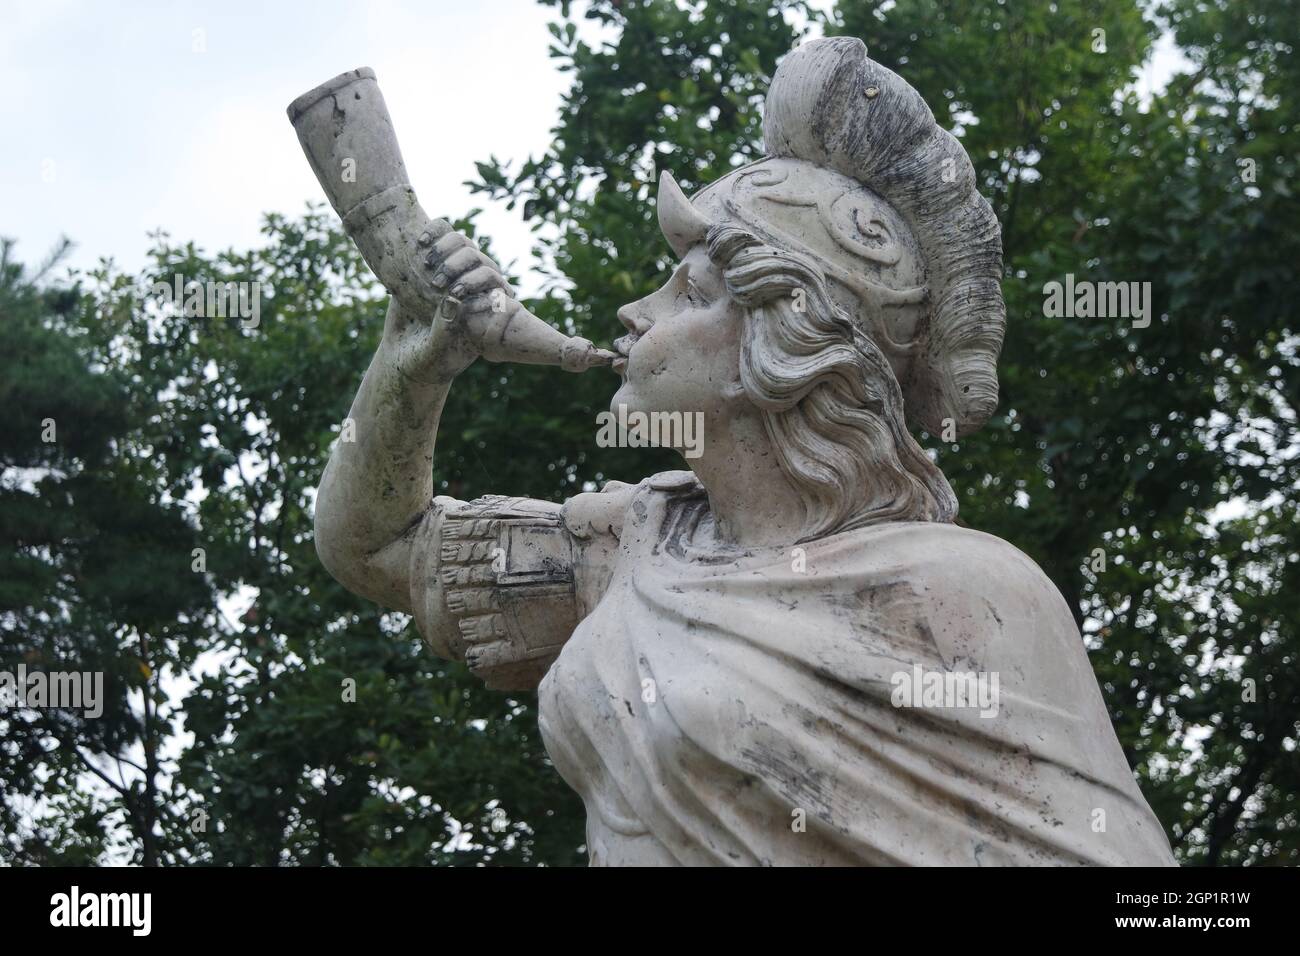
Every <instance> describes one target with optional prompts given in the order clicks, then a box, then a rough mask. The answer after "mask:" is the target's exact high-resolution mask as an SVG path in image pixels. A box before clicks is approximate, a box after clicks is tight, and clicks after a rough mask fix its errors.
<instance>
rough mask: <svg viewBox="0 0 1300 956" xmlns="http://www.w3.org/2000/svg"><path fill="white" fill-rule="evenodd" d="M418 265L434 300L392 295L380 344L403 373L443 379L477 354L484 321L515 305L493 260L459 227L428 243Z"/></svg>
mask: <svg viewBox="0 0 1300 956" xmlns="http://www.w3.org/2000/svg"><path fill="white" fill-rule="evenodd" d="M424 269H425V270H426V274H427V275H428V276H429V277H430V278H429V287H431V288H432V289H433V290H435V295H436V300H434V301H433V302H430V300H429V298H427V297H425V296H423V295H422V296H420V297H419V300H418V301H410V300H409V299H406V298H404V297H403V296H402V295H400V294H398V295H395V296H394V298H395V300H396V307H394V308H392V309H390V310H389V313H388V320H387V321H386V323H385V325H384V340H383V346H382V348H384V349H385V350H386V351H387V352H388V353H389V355H390V357H391V359H392V361H393V364H394V365H395V366H396V367H397V368H398V369H399V370H400V371H401V372H402V374H403V375H405V376H406V377H407V378H409V379H411V380H413V381H416V382H419V383H421V384H430V385H432V384H447V383H450V381H451V380H452V379H453V378H455V376H456V375H458V374H460V373H461V372H462V371H464V370H465V368H467V367H468V366H469V365H470V363H472V362H473V361H474V359H475V358H477V357H478V356H479V355H481V354H482V346H481V343H482V341H483V339H484V335H485V333H486V332H487V330H488V329H489V327H490V326H491V325H492V324H493V323H494V322H495V321H498V320H499V319H500V318H501V315H502V314H503V313H504V314H509V312H511V311H513V310H515V309H518V308H519V307H520V306H519V303H518V302H517V301H515V297H514V290H513V289H511V288H510V283H508V282H507V281H506V280H505V277H504V276H502V275H501V271H500V269H498V268H497V265H496V263H495V262H493V261H492V260H491V259H490V258H489V257H488V256H486V255H484V254H483V253H482V252H480V251H479V249H478V246H476V245H475V244H474V242H473V240H471V239H469V238H467V237H466V236H464V235H462V234H461V233H459V232H448V233H446V234H445V235H443V236H442V237H441V238H439V239H437V240H436V241H434V242H433V243H432V246H431V249H430V251H429V252H428V254H427V257H426V258H425V260H424Z"/></svg>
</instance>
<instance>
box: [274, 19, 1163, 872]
mask: <svg viewBox="0 0 1300 956" xmlns="http://www.w3.org/2000/svg"><path fill="white" fill-rule="evenodd" d="M358 76H360V77H361V78H363V79H367V80H368V81H369V84H370V85H369V86H368V87H366V91H367V92H366V95H367V96H373V97H377V92H378V91H377V88H374V87H373V77H367V76H365V75H364V73H363V74H358V75H352V78H351V79H349V77H343V78H340V80H338V81H335V82H334V84H327V86H326V87H322V88H321V89H322V90H325V91H326V92H325V93H324V94H321V93H320V92H319V91H317V93H314V94H308V96H307V97H304V98H303V100H300V101H299V102H298V103H296V104H295V106H294V107H293V108H291V111H290V113H291V117H293V118H294V119H295V123H296V124H297V125H298V127H299V132H300V135H301V136H302V138H303V141H304V144H305V145H306V146H307V148H308V151H309V154H310V155H312V156H313V157H314V158H315V162H316V166H317V171H318V174H319V175H320V176H321V179H322V182H323V183H324V184H325V185H326V190H327V192H329V193H330V195H331V198H332V199H334V200H335V205H336V208H339V211H340V214H341V215H343V216H344V222H345V224H346V225H347V227H348V228H349V230H352V231H353V235H354V236H356V238H357V241H358V244H359V245H360V246H361V248H362V251H363V252H364V253H365V254H366V257H367V261H369V262H370V263H371V264H372V266H373V267H374V268H375V269H376V272H377V274H378V275H379V276H380V278H381V279H382V280H383V281H384V282H385V284H386V285H387V286H388V288H389V289H390V291H391V292H392V293H393V300H392V303H391V305H390V308H389V314H388V319H387V322H386V326H385V330H384V337H383V342H382V344H381V346H380V348H379V351H378V353H377V355H376V356H375V359H374V362H373V363H372V365H371V367H370V369H369V371H368V372H367V373H366V377H365V380H364V381H363V383H362V386H361V389H360V391H359V393H358V394H357V398H356V401H355V403H354V405H353V408H352V412H351V417H352V419H353V420H354V421H355V423H356V436H357V440H356V441H355V442H351V443H343V442H341V443H339V444H338V446H337V447H336V448H335V449H334V451H333V454H332V456H331V459H330V463H329V467H328V469H327V471H326V474H325V477H324V479H323V481H322V484H321V488H320V493H319V497H318V501H317V515H316V532H317V534H316V543H317V549H318V551H319V553H320V556H321V559H322V561H323V562H324V563H325V565H326V567H327V568H329V570H330V572H331V573H332V574H334V575H335V577H337V578H338V579H339V580H340V581H341V582H342V583H343V584H344V585H345V586H347V587H349V588H350V589H352V590H354V591H355V592H357V593H358V594H361V595H364V596H366V597H368V598H371V599H373V600H375V601H377V602H380V603H382V604H384V605H386V606H388V607H391V608H396V609H399V610H403V611H408V612H410V613H412V614H414V616H415V619H416V621H417V622H418V625H419V628H420V631H421V633H422V634H423V635H424V637H425V639H426V640H427V642H428V644H429V646H430V647H431V648H432V649H433V650H434V652H435V653H437V654H439V655H442V656H445V657H448V658H454V659H464V660H466V661H468V663H469V665H470V667H471V668H472V670H473V671H474V672H475V673H476V674H478V675H480V676H481V677H482V678H483V679H484V680H485V681H487V683H488V684H489V686H494V687H500V688H506V689H519V688H531V687H538V692H539V700H540V720H541V730H542V734H543V737H544V739H545V742H546V747H547V750H548V752H549V753H550V755H551V757H552V759H553V760H554V762H555V765H556V766H557V767H558V769H559V771H560V773H561V774H562V775H563V776H564V779H565V780H566V781H568V783H569V784H570V785H571V786H572V787H573V788H574V789H575V790H577V791H578V792H579V793H580V794H581V795H582V797H583V800H584V801H585V804H586V808H587V813H588V824H587V836H588V846H589V849H590V854H591V861H592V863H593V864H673V863H677V864H855V863H856V864H945V865H997V864H1168V863H1171V862H1172V857H1171V854H1170V851H1169V845H1168V842H1167V840H1166V838H1165V836H1164V833H1163V831H1162V830H1161V828H1160V825H1159V823H1158V822H1157V821H1156V819H1155V817H1154V816H1153V815H1152V813H1151V811H1150V809H1149V808H1148V807H1147V805H1146V803H1145V801H1144V800H1143V798H1142V795H1141V793H1140V792H1139V790H1138V788H1137V786H1136V785H1135V783H1134V780H1133V777H1132V774H1131V772H1130V770H1129V768H1128V766H1127V764H1126V762H1125V759H1124V755H1123V752H1122V751H1121V749H1120V746H1119V743H1118V741H1117V739H1116V737H1115V734H1114V732H1113V730H1112V729H1111V726H1110V723H1109V720H1108V717H1107V714H1106V711H1105V708H1104V705H1103V702H1102V698H1101V695H1100V693H1099V691H1098V688H1097V684H1096V680H1095V678H1094V676H1093V674H1092V670H1091V668H1090V666H1089V664H1088V660H1087V657H1086V655H1085V652H1084V648H1083V645H1082V643H1081V641H1080V637H1079V632H1078V630H1077V629H1076V628H1075V625H1074V621H1073V618H1072V616H1071V614H1070V611H1069V609H1068V607H1067V606H1066V604H1065V602H1064V601H1063V600H1062V598H1061V596H1060V594H1059V593H1058V592H1057V591H1056V589H1055V588H1054V587H1053V585H1052V584H1051V583H1050V581H1049V580H1048V579H1047V578H1046V576H1045V575H1044V574H1043V573H1042V571H1040V570H1039V569H1038V568H1037V567H1036V566H1035V565H1034V564H1033V562H1032V561H1030V560H1029V559H1028V558H1027V557H1025V555H1023V554H1022V553H1020V552H1019V551H1017V550H1016V549H1015V548H1013V547H1012V546H1010V545H1008V544H1006V543H1005V542H1003V541H1000V540H998V539H997V538H994V537H991V536H989V535H986V534H982V533H980V532H978V531H972V530H967V529H963V528H960V527H958V526H957V525H955V524H954V523H953V519H954V517H955V514H956V511H957V501H956V497H955V496H954V494H953V492H952V489H951V488H950V487H949V485H948V482H947V481H946V480H945V478H944V476H943V474H942V473H941V472H940V471H939V469H938V468H937V467H936V466H935V465H934V464H933V462H932V461H931V459H930V458H929V457H928V456H927V455H926V454H925V453H924V452H923V451H922V449H921V448H920V447H919V446H918V445H917V444H916V442H915V441H914V440H913V438H912V436H911V434H910V432H909V428H908V426H909V424H911V425H914V426H919V427H923V428H925V429H927V430H928V431H930V432H932V433H936V434H939V433H943V432H945V431H946V432H950V433H951V432H956V433H958V434H961V433H966V432H969V431H971V430H972V429H975V428H978V427H979V426H980V425H981V424H982V423H983V422H984V421H985V420H986V419H987V418H988V416H989V415H990V414H991V413H992V411H993V409H994V407H995V405H996V402H997V374H996V362H997V356H998V352H999V349H1000V347H1001V342H1002V336H1003V331H1004V327H1005V310H1004V306H1003V303H1002V298H1001V292H1000V287H999V281H1000V278H1001V248H1000V236H999V231H998V226H997V222H996V220H995V219H994V217H993V215H992V212H991V211H990V209H989V207H988V205H987V204H986V203H985V202H984V201H983V199H981V198H980V196H979V195H978V194H977V192H976V190H975V184H974V173H973V170H972V168H971V165H970V162H969V160H968V158H967V157H966V155H965V153H964V152H963V150H962V149H961V147H960V145H959V144H958V143H957V142H956V140H954V139H953V138H952V137H951V136H949V135H948V134H947V133H946V132H944V131H943V130H941V129H940V128H939V127H938V126H937V125H936V124H935V122H934V119H933V116H932V115H931V113H930V110H929V109H928V108H927V107H926V105H925V103H924V102H923V101H922V100H921V98H920V97H919V95H918V94H917V93H916V92H915V91H914V90H913V89H912V88H911V87H910V86H908V85H907V83H905V82H904V81H903V80H902V79H900V78H899V77H898V76H897V75H895V74H894V73H892V72H890V71H889V70H887V69H885V68H883V67H881V66H879V65H878V64H876V63H874V62H872V61H871V60H870V59H869V58H868V57H867V55H866V49H865V47H864V46H863V45H862V43H861V42H860V41H858V40H854V39H848V38H837V39H826V40H818V41H813V42H809V43H807V44H804V45H803V46H801V47H800V48H798V49H797V50H795V51H794V52H792V53H791V54H790V55H789V57H787V59H786V60H785V62H784V63H783V64H782V66H781V68H780V70H778V72H777V75H776V77H775V79H774V80H773V84H772V88H771V90H770V92H769V96H768V99H767V107H766V113H765V139H766V146H767V157H766V158H765V159H763V160H761V161H759V162H757V163H754V164H752V165H749V166H746V167H744V168H742V169H739V170H737V171H735V172H733V173H731V174H730V175H728V176H726V177H724V178H723V179H721V180H719V181H718V182H716V183H714V184H712V185H711V186H709V187H708V188H706V189H704V190H703V191H701V192H700V193H699V194H698V195H696V196H695V197H694V198H693V199H691V200H688V199H687V198H686V197H685V196H684V195H683V194H682V193H681V191H680V190H679V189H678V188H677V186H676V184H675V182H674V181H673V180H672V179H671V178H670V177H668V176H665V177H664V178H663V180H662V182H661V186H660V194H659V204H658V213H659V221H660V226H661V228H662V231H663V233H664V235H665V237H666V238H667V240H668V242H669V243H670V245H671V246H672V248H673V251H674V252H675V253H676V254H677V256H678V257H679V259H680V265H679V266H678V267H677V269H676V270H675V272H674V273H673V275H672V277H671V278H670V279H669V280H668V281H667V283H666V284H665V285H664V286H663V288H662V289H660V290H659V291H657V292H655V293H654V294H652V295H650V296H649V297H647V298H645V299H643V300H641V301H639V302H635V303H632V304H630V305H628V306H626V307H624V308H623V309H622V310H620V313H619V318H620V319H621V320H622V322H623V324H624V325H625V326H626V327H627V328H628V330H629V334H628V335H627V336H626V337H624V338H623V339H620V340H619V342H618V343H616V347H617V350H618V353H619V357H618V358H617V359H615V360H614V361H613V365H614V368H615V370H617V371H619V372H620V373H621V375H622V385H621V387H620V388H619V389H618V392H617V394H616V395H615V396H614V398H613V402H612V405H613V406H615V407H617V406H619V405H623V406H626V407H628V408H631V409H635V410H639V411H643V412H668V413H671V412H686V413H700V414H701V415H702V416H703V418H702V420H703V422H704V443H703V448H702V454H701V456H700V457H699V458H698V459H694V460H692V461H691V465H692V470H691V471H680V472H670V473H665V474H659V475H655V476H652V477H650V478H647V479H645V480H644V481H642V482H640V483H639V484H623V483H620V482H610V483H609V484H608V485H606V486H605V488H604V489H603V490H602V491H600V492H599V493H592V494H581V495H578V496H576V497H574V498H571V499H569V500H568V501H566V502H565V503H564V504H563V505H556V504H551V503H548V502H543V501H532V500H524V499H509V498H501V497H488V498H482V499H479V500H477V501H473V502H461V501H455V500H452V499H449V498H443V497H438V498H434V497H433V494H432V491H433V486H432V475H431V463H432V461H433V448H434V438H435V434H436V431H437V426H438V420H439V415H440V412H441V409H442V406H443V402H444V399H445V397H446V395H447V392H448V389H449V388H450V387H451V383H452V380H453V379H454V377H455V375H456V374H457V373H458V372H459V371H460V370H462V369H463V368H464V367H465V366H466V365H468V364H469V363H470V362H471V361H473V360H474V358H475V357H476V356H478V355H480V354H482V355H486V356H487V357H488V358H491V359H495V360H518V359H519V358H520V357H522V358H523V359H529V358H531V359H533V360H539V361H550V362H552V363H553V364H566V365H568V366H569V367H571V368H575V369H576V368H581V367H585V366H587V365H591V364H598V363H599V362H601V361H603V360H606V359H607V357H608V353H600V352H599V351H598V350H595V349H592V348H591V347H590V346H589V344H588V343H585V342H577V343H571V342H569V341H567V340H564V341H561V340H562V339H563V337H562V336H559V334H558V333H554V335H555V336H556V338H548V336H547V332H551V331H553V330H549V329H548V330H546V332H542V331H539V330H538V329H537V328H536V327H535V326H534V325H533V324H531V323H533V322H536V320H534V319H532V317H530V316H527V314H526V313H524V312H523V310H522V309H521V308H520V307H519V306H518V304H517V303H515V302H514V301H513V297H512V296H511V294H510V290H509V288H508V286H506V285H505V283H504V281H503V280H502V278H501V276H500V274H499V272H498V270H497V268H496V266H495V265H494V264H493V263H492V262H491V260H489V259H487V258H486V257H485V256H483V255H482V254H481V253H480V252H479V251H478V250H477V249H476V248H475V247H474V246H473V244H472V243H470V242H469V241H468V240H467V239H465V238H464V237H462V236H459V235H457V234H456V233H454V232H452V231H450V229H449V228H445V224H441V225H436V224H435V225H434V226H430V224H429V221H428V220H427V217H424V216H423V213H421V212H420V211H419V207H418V205H416V204H415V202H414V198H413V196H412V195H411V194H410V189H409V186H408V185H407V184H406V182H405V177H404V175H400V174H398V175H388V176H387V177H386V178H385V177H379V180H376V181H372V182H371V183H370V185H369V186H368V187H367V188H366V189H364V190H361V191H360V192H358V191H353V192H352V193H351V194H350V195H348V196H344V197H342V198H339V195H338V194H339V192H340V190H338V189H336V188H332V187H331V185H330V180H331V178H332V177H333V175H334V173H333V166H332V164H333V163H334V162H335V161H336V160H338V159H339V157H340V156H343V157H345V158H346V156H347V155H348V152H347V151H348V150H352V151H354V152H360V153H362V155H357V156H356V157H355V158H356V162H357V165H358V167H364V166H365V165H366V164H367V163H369V162H370V161H371V159H372V158H376V157H377V160H376V163H375V165H376V166H379V167H382V168H384V169H386V170H388V171H389V172H391V171H392V170H394V169H398V170H400V158H396V157H397V151H396V145H395V142H391V143H390V142H389V140H391V132H389V133H387V134H386V136H384V135H379V136H378V137H377V140H378V142H369V143H366V142H362V141H361V138H354V139H352V140H348V141H347V142H344V143H342V145H340V139H341V138H345V137H347V136H350V135H351V134H349V133H348V132H347V131H348V130H349V129H350V128H351V127H352V125H353V124H355V123H358V122H361V120H359V119H358V118H357V117H355V116H351V115H349V114H350V113H353V112H355V111H356V110H358V109H362V107H364V106H365V105H366V101H365V100H364V98H362V97H358V98H355V99H349V98H348V97H350V96H352V95H353V94H354V93H355V92H356V91H355V90H354V89H353V87H354V86H355V80H356V79H357V78H358ZM340 89H341V90H343V91H344V92H343V93H340V92H339V90H340ZM322 103H327V105H326V106H325V107H322V106H321V104H322ZM379 108H380V109H381V108H382V101H380V107H379ZM374 109H375V107H374V106H373V103H372V105H371V106H370V107H369V111H370V112H371V113H373V112H374ZM386 120H387V116H386V114H383V122H384V123H386ZM363 125H364V124H363ZM372 125H373V124H372ZM382 126H383V124H382V123H381V124H379V125H378V126H377V127H375V128H376V129H379V130H380V132H381V133H382ZM340 151H342V152H340ZM367 151H368V152H369V153H370V154H373V156H371V155H366V153H367ZM322 157H324V158H325V159H322ZM394 158H396V161H395V162H394ZM380 180H381V181H380ZM361 192H365V193H367V195H361V194H360V193H361ZM375 196H381V197H383V198H380V199H375V198H374V197H375ZM344 206H348V207H349V208H343V207H344ZM426 276H427V277H428V278H427V279H426V278H425V277H426ZM445 290H450V294H451V298H448V297H447V292H446V291H445ZM512 323H519V325H518V328H517V330H516V331H517V336H518V337H516V338H514V339H511V338H510V336H511V334H512V333H511V332H510V330H511V329H512V328H515V326H514V325H513V324H512ZM530 342H531V343H532V344H531V345H530V344H529V343H530ZM538 342H541V343H542V344H541V345H540V346H539V345H537V343H538ZM503 343H504V344H503ZM512 349H515V350H516V351H514V352H513V353H512ZM564 356H567V357H568V358H567V360H566V359H565V358H564Z"/></svg>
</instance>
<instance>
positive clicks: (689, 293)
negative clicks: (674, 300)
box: [686, 279, 709, 309]
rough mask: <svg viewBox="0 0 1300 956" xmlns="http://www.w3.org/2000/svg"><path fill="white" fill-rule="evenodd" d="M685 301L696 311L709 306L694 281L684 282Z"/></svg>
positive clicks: (707, 300) (705, 297)
mask: <svg viewBox="0 0 1300 956" xmlns="http://www.w3.org/2000/svg"><path fill="white" fill-rule="evenodd" d="M686 299H687V301H688V302H690V303H691V305H693V306H695V307H696V308H698V309H702V308H704V307H705V306H707V305H709V299H708V297H707V296H706V295H705V294H704V293H703V292H701V291H700V287H699V286H697V285H696V284H695V280H694V279H687V280H686Z"/></svg>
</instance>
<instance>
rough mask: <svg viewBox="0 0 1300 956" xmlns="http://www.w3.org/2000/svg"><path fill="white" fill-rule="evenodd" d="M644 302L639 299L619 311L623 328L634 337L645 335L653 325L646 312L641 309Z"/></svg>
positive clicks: (619, 318)
mask: <svg viewBox="0 0 1300 956" xmlns="http://www.w3.org/2000/svg"><path fill="white" fill-rule="evenodd" d="M643 301H644V300H643V299H638V300H637V301H636V302H629V303H628V304H627V305H625V306H623V308H621V309H619V310H618V320H619V321H620V322H622V323H623V328H625V329H627V330H628V331H629V332H631V333H632V334H633V335H644V334H645V333H646V332H647V331H649V329H650V326H651V324H652V323H651V322H650V320H649V319H648V318H646V315H645V310H644V309H642V308H641V304H642V302H643Z"/></svg>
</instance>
